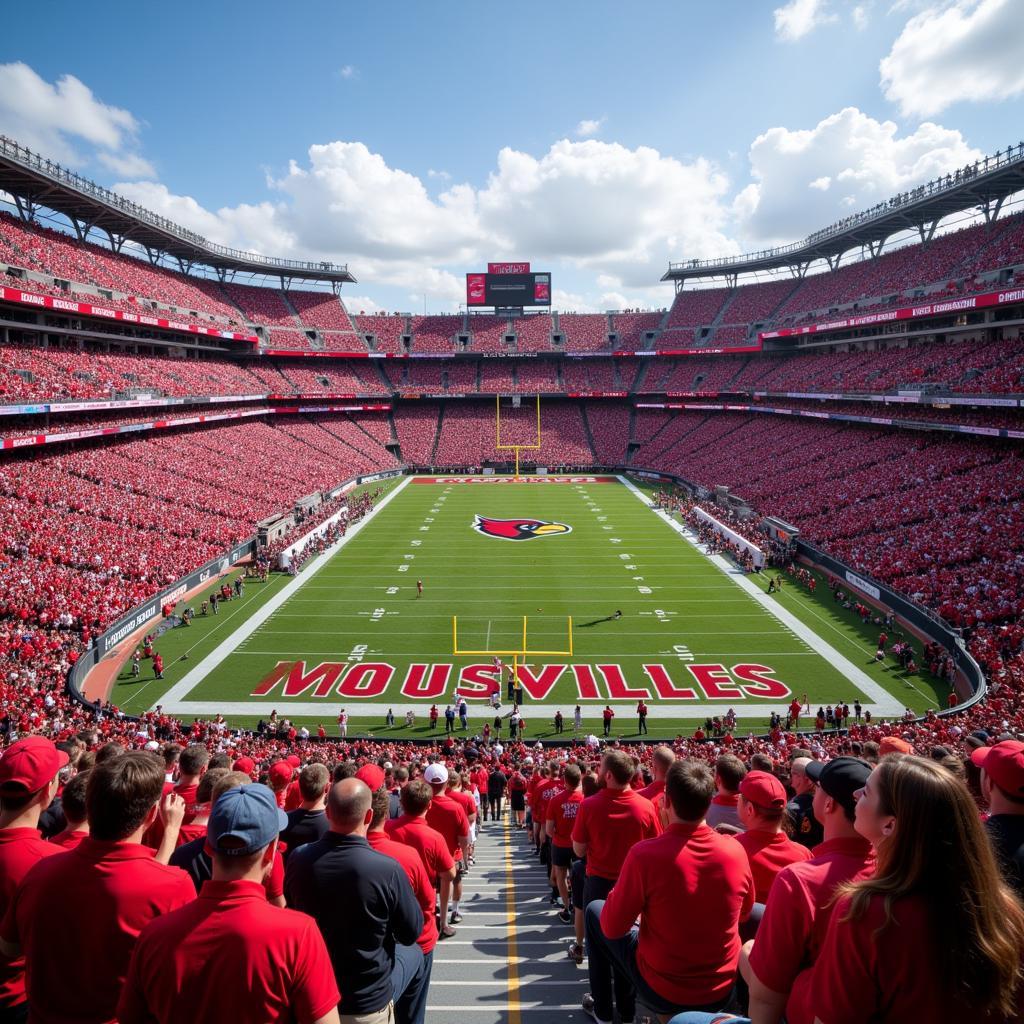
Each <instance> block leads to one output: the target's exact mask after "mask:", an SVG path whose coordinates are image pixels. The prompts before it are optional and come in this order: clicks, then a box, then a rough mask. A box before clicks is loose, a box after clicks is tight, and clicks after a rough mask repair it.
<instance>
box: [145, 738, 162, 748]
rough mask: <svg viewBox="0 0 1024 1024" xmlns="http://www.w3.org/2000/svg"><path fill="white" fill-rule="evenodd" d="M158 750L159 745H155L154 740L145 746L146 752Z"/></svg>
mask: <svg viewBox="0 0 1024 1024" xmlns="http://www.w3.org/2000/svg"><path fill="white" fill-rule="evenodd" d="M159 749H160V744H159V743H157V741H156V740H150V741H149V742H148V743H147V744H146V750H159Z"/></svg>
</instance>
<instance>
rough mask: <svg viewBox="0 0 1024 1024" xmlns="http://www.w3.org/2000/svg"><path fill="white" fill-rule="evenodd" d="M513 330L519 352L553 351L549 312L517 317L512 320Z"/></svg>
mask: <svg viewBox="0 0 1024 1024" xmlns="http://www.w3.org/2000/svg"><path fill="white" fill-rule="evenodd" d="M512 330H513V331H514V332H515V335H516V351H517V352H550V351H551V333H552V330H553V327H552V322H551V317H550V315H549V314H547V313H534V314H532V315H529V316H521V317H517V318H516V319H514V320H513V321H512ZM474 347H475V346H474Z"/></svg>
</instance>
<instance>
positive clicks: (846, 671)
mask: <svg viewBox="0 0 1024 1024" xmlns="http://www.w3.org/2000/svg"><path fill="white" fill-rule="evenodd" d="M619 480H620V481H621V483H622V484H623V485H624V486H625V487H626V489H627V490H629V491H631V492H632V493H633V495H634V496H635V497H636V498H638V499H639V500H640V501H642V502H643V503H644V504H645V505H646V506H647V507H648V508H649V509H651V511H652V512H654V513H655V515H657V516H658V517H659V518H660V519H661V520H662V522H664V523H667V524H668V525H669V526H670V527H671V528H672V529H673V530H675V532H676V533H678V534H679V535H680V536H681V537H683V538H684V539H685V540H686V541H687V543H689V544H692V545H693V547H695V548H696V549H697V550H698V551H701V552H702V553H705V554H706V552H704V551H703V548H702V547H701V545H700V544H699V543H698V542H697V540H696V538H695V537H694V535H693V534H692V532H691V531H690V530H689V529H687V528H686V527H684V526H682V525H681V524H680V523H677V522H676V521H675V520H674V519H672V517H671V516H669V515H666V514H665V513H664V511H662V510H661V509H656V508H654V506H653V505H652V504H651V503H650V501H649V500H648V499H647V498H646V496H645V495H644V493H643V492H642V491H641V490H640V489H639V488H638V487H636V486H635V485H634V484H633V483H632V482H631V481H629V480H627V479H626V478H625V477H622V476H620V477H619ZM708 561H709V562H711V563H712V564H713V565H714V566H715V567H716V568H718V569H720V570H721V571H722V572H724V573H725V574H726V575H727V576H729V577H730V578H731V579H732V581H733V582H734V583H735V584H736V586H738V587H739V588H740V589H741V590H743V591H745V592H746V593H747V594H749V595H750V596H751V597H752V598H753V599H754V601H755V602H756V603H757V604H759V605H760V606H761V607H762V608H764V610H765V611H766V612H768V613H769V614H770V615H773V616H774V617H775V618H776V619H777V620H778V621H779V622H781V623H782V625H783V626H785V627H787V628H788V629H789V630H790V631H791V632H792V633H795V634H796V635H797V636H798V637H799V638H800V639H801V640H803V641H804V643H806V644H807V645H808V646H809V647H810V648H811V650H813V651H816V652H817V653H818V654H820V655H821V656H822V658H824V659H825V660H826V661H827V662H829V663H830V664H831V665H832V666H833V667H835V668H837V669H838V670H839V671H840V672H841V673H842V674H843V675H844V676H846V678H847V679H848V680H849V681H850V682H851V683H853V684H854V685H855V686H856V687H858V689H860V691H861V693H864V694H866V695H867V696H868V697H870V698H871V699H872V700H873V701H874V702H875V703H874V707H873V708H872V709H871V713H872V715H901V714H903V706H902V705H901V704H900V702H899V701H898V700H896V698H895V697H893V696H892V695H891V694H890V693H888V692H887V691H886V690H885V689H884V688H883V687H881V686H879V685H878V683H876V682H875V681H874V680H873V679H872V678H871V677H870V676H869V675H868V674H867V673H866V672H864V671H862V670H861V669H859V668H858V667H857V666H856V665H854V663H853V662H852V661H850V660H849V659H848V658H845V657H843V655H842V654H840V653H839V652H838V651H837V650H836V649H835V648H834V647H833V646H832V645H831V644H828V643H826V642H825V641H824V640H823V639H822V638H821V637H820V636H818V634H817V633H815V632H814V630H812V629H811V628H810V627H809V626H807V625H805V624H804V623H803V622H801V621H800V619H798V618H797V617H796V616H795V615H794V614H793V613H792V612H790V611H787V610H786V609H785V608H782V607H780V606H779V604H778V603H777V602H775V601H772V600H770V599H769V597H768V595H767V594H766V593H765V592H764V591H763V590H761V589H760V588H759V587H755V586H754V584H753V583H751V582H750V580H748V579H747V578H746V576H744V575H742V574H737V573H735V572H734V571H733V570H732V567H731V566H730V565H729V563H728V562H727V561H726V560H725V559H724V558H722V556H721V555H712V556H710V557H709V558H708ZM652 710H653V709H652ZM743 710H744V711H748V710H750V709H749V708H746V707H744V708H743ZM774 710H778V707H776V708H774ZM527 722H529V719H527Z"/></svg>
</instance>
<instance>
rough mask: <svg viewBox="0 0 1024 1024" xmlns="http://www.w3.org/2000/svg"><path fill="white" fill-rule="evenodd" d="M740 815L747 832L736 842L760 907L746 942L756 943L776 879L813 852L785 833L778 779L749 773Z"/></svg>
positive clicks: (782, 792)
mask: <svg viewBox="0 0 1024 1024" xmlns="http://www.w3.org/2000/svg"><path fill="white" fill-rule="evenodd" d="M737 811H738V812H739V818H740V824H741V825H742V826H743V828H744V829H745V830H746V831H744V832H742V833H740V834H739V835H737V836H735V839H736V842H738V843H739V844H740V846H742V847H743V849H744V850H745V851H746V853H747V858H748V860H749V861H750V871H751V874H752V875H753V876H754V900H755V904H756V905H755V908H754V911H753V912H752V913H751V915H750V917H749V918H748V919H747V921H746V922H745V925H744V928H743V933H742V934H743V938H744V940H746V939H752V938H753V937H754V935H755V933H756V932H757V926H758V925H759V924H760V923H761V915H762V914H763V913H764V904H765V903H766V902H767V900H768V892H769V890H770V889H771V887H772V882H774V881H775V876H776V875H777V874H778V873H779V872H780V871H781V870H782V869H783V868H784V867H786V866H787V865H789V864H796V863H798V862H800V861H805V860H810V858H811V851H810V850H808V849H807V847H806V846H801V845H800V844H799V843H794V842H793V840H792V839H790V838H789V836H787V835H786V833H785V832H783V831H782V822H783V819H784V818H785V816H786V788H785V786H783V785H782V783H781V782H779V780H778V779H777V778H775V776H774V775H771V774H769V773H768V772H762V771H756V772H747V774H746V775H745V776H744V777H743V781H742V782H741V783H740V799H739V804H738V806H737Z"/></svg>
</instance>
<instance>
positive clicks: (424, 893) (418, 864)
mask: <svg viewBox="0 0 1024 1024" xmlns="http://www.w3.org/2000/svg"><path fill="white" fill-rule="evenodd" d="M361 772H362V774H361V775H360V778H361V779H362V780H363V782H365V783H366V784H367V785H368V786H370V787H371V791H372V792H373V803H372V805H371V806H372V808H373V819H372V820H371V822H370V827H369V829H368V830H367V833H366V841H367V842H368V843H369V844H370V847H371V848H372V849H374V850H376V851H377V852H378V853H383V854H385V855H387V856H388V857H391V858H392V859H393V860H397V861H398V863H399V864H401V865H402V870H403V871H404V872H405V874H406V877H407V878H408V879H409V884H410V885H411V886H412V891H413V894H414V895H415V897H416V902H417V903H419V905H420V910H421V911H423V930H422V931H421V932H420V936H419V938H418V939H417V940H416V944H417V945H418V946H419V947H420V950H421V951H422V952H423V998H422V1000H421V1002H420V1005H421V1006H422V1007H423V1008H424V1009H426V1005H427V988H428V986H429V985H430V972H431V970H432V968H433V965H434V947H435V946H436V945H437V921H436V919H435V918H434V901H435V896H434V887H433V885H431V883H430V877H429V876H428V875H427V869H426V868H425V867H424V866H423V861H422V860H421V858H420V855H419V854H418V853H417V852H416V851H415V850H414V849H413V848H412V847H411V846H406V845H405V843H400V842H398V841H397V840H394V839H391V838H390V837H389V836H388V834H387V832H386V831H385V830H384V822H385V821H387V820H388V805H389V803H390V799H389V793H388V791H387V790H386V789H385V788H384V772H383V770H382V769H380V768H378V767H377V765H368V766H366V767H365V768H363V769H361ZM371 772H372V775H371V777H370V778H367V774H368V773H371ZM378 774H379V777H380V785H379V786H378V787H377V788H376V789H373V782H374V781H376V778H377V776H378ZM414 1024H423V1021H422V1019H420V1020H418V1021H414Z"/></svg>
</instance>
